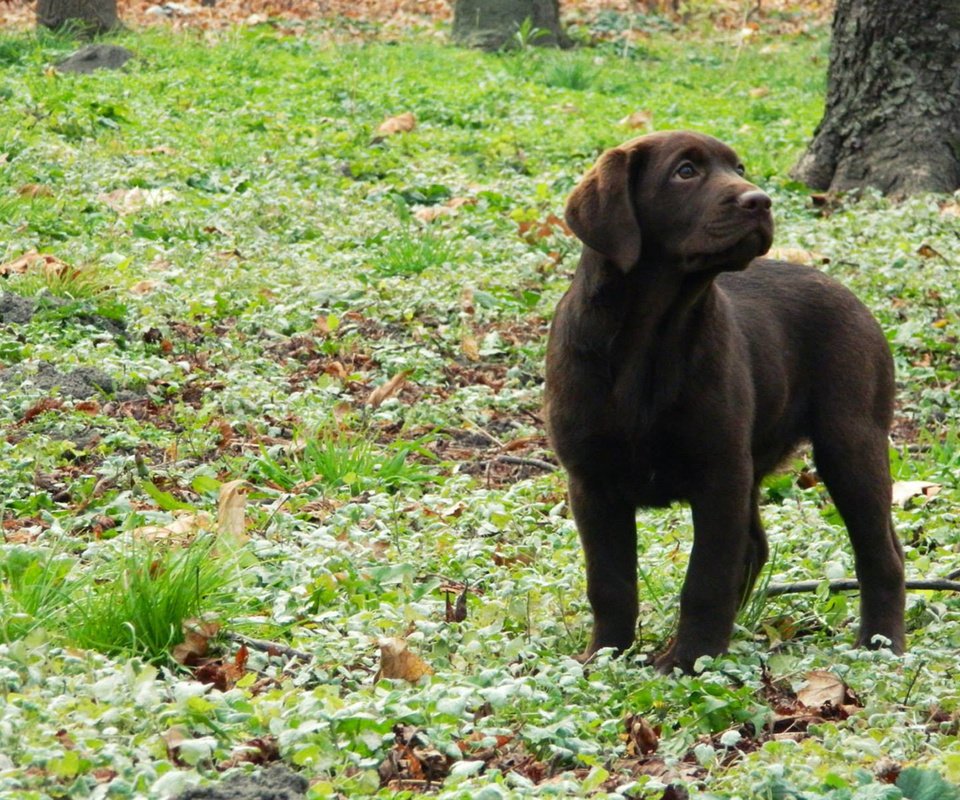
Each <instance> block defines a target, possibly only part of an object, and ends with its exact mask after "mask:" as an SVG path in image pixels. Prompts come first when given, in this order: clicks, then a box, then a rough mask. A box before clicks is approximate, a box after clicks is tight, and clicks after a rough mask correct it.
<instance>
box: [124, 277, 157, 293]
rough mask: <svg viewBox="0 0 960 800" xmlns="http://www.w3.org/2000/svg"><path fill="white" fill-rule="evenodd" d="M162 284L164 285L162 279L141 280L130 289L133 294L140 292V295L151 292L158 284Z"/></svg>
mask: <svg viewBox="0 0 960 800" xmlns="http://www.w3.org/2000/svg"><path fill="white" fill-rule="evenodd" d="M162 285H163V282H162V281H150V280H146V281H140V282H139V283H135V284H134V285H133V286H131V287H130V291H131V292H132V293H133V294H139V295H144V294H150V292H152V291H153V290H154V289H156V288H157V287H158V286H162Z"/></svg>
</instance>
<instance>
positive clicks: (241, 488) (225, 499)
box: [217, 480, 249, 544]
mask: <svg viewBox="0 0 960 800" xmlns="http://www.w3.org/2000/svg"><path fill="white" fill-rule="evenodd" d="M246 487H247V482H246V481H244V480H237V481H227V482H226V483H223V484H221V485H220V495H219V498H218V500H217V531H218V532H219V533H220V535H221V536H229V537H230V538H231V539H232V540H233V541H234V543H236V544H242V543H243V542H245V541H246V540H247V539H248V538H249V537H248V536H247V534H246V528H247V520H246V507H247V496H246Z"/></svg>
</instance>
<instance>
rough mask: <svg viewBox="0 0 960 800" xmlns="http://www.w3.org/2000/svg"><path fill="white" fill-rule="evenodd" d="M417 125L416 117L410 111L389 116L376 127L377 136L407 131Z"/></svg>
mask: <svg viewBox="0 0 960 800" xmlns="http://www.w3.org/2000/svg"><path fill="white" fill-rule="evenodd" d="M416 127H417V118H416V117H415V116H414V115H413V114H412V113H411V112H410V111H406V112H404V113H403V114H398V115H397V116H395V117H389V118H388V119H385V120H384V121H383V122H381V123H380V125H379V127H378V128H377V135H378V136H393V135H394V134H397V133H409V132H410V131H412V130H413V129H414V128H416Z"/></svg>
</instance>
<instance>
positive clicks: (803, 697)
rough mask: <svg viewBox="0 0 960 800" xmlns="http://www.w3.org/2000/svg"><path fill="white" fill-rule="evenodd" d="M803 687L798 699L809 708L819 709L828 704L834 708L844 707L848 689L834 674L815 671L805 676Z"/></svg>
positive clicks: (798, 693)
mask: <svg viewBox="0 0 960 800" xmlns="http://www.w3.org/2000/svg"><path fill="white" fill-rule="evenodd" d="M804 677H805V679H806V680H805V682H804V684H803V686H801V687H800V689H799V691H797V699H798V700H799V701H800V702H801V703H803V704H804V705H805V706H806V707H807V708H812V709H818V708H822V707H823V706H825V705H826V704H827V703H829V704H830V705H832V706H833V707H834V708H840V706H842V705H843V699H844V697H845V696H846V693H847V687H846V686H845V685H844V683H843V681H842V680H840V679H839V678H838V677H837V676H836V675H834V674H833V673H832V672H827V671H825V670H820V669H815V670H812V671H811V672H808V673H807V674H806V675H805V676H804Z"/></svg>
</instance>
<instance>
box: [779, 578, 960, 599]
mask: <svg viewBox="0 0 960 800" xmlns="http://www.w3.org/2000/svg"><path fill="white" fill-rule="evenodd" d="M953 575H954V573H952V574H951V577H953ZM822 583H823V581H800V582H799V583H771V584H770V585H769V586H767V588H766V589H764V593H765V594H766V596H767V597H777V596H778V595H781V594H799V593H800V592H815V591H817V589H819V588H820V585H821V584H822ZM906 586H907V589H910V590H915V591H942V592H960V581H952V580H946V579H943V578H934V579H931V580H922V581H907V584H906ZM859 588H860V583H859V581H856V580H853V579H850V578H848V579H844V580H838V581H830V586H829V590H830V592H854V591H857V590H858V589H859Z"/></svg>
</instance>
